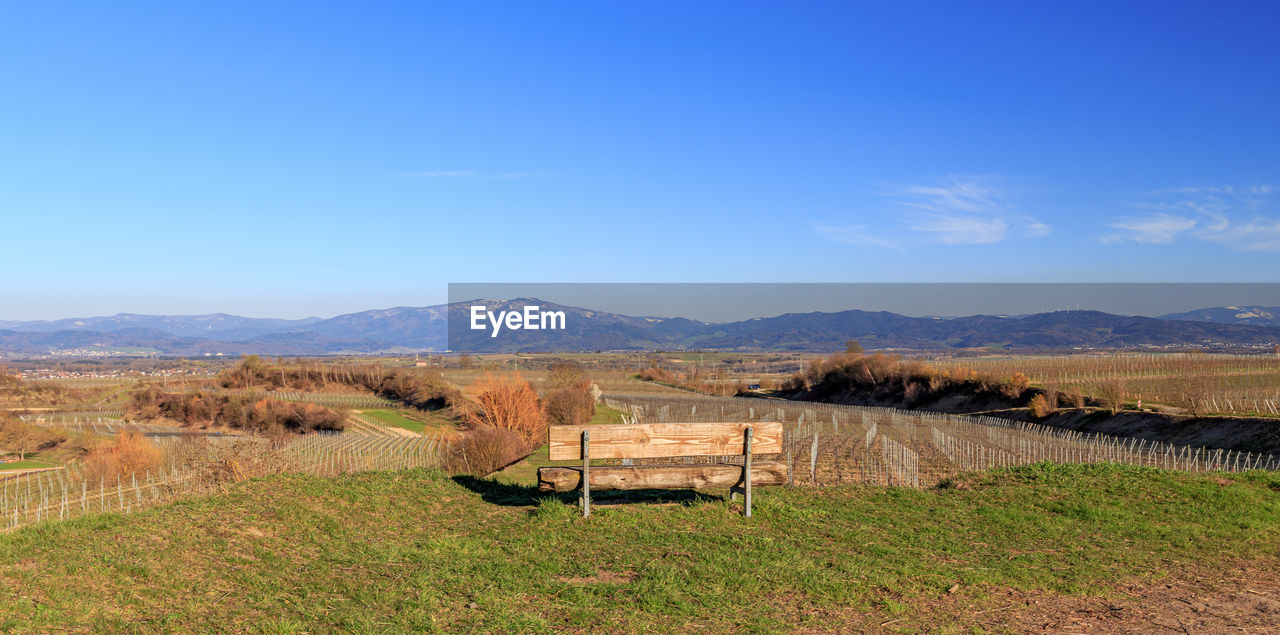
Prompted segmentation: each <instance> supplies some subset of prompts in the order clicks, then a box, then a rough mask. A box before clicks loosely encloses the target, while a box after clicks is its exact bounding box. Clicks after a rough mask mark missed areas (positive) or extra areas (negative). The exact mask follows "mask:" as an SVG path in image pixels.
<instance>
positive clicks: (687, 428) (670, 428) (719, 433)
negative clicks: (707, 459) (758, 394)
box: [550, 421, 782, 461]
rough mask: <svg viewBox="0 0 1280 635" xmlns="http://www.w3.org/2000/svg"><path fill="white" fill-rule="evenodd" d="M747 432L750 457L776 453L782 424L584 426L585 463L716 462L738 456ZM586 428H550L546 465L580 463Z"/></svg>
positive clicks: (779, 444) (779, 443) (780, 438)
mask: <svg viewBox="0 0 1280 635" xmlns="http://www.w3.org/2000/svg"><path fill="white" fill-rule="evenodd" d="M747 426H751V428H752V435H753V436H754V439H753V441H752V445H753V447H752V453H753V454H777V453H779V452H781V451H782V424H781V423H778V422H776V421H772V422H750V423H639V424H630V425H606V426H590V429H591V449H590V452H591V458H593V459H652V458H662V457H673V456H722V455H730V454H742V453H743V451H744V449H745V448H744V447H743V431H744V430H746V428H747ZM587 427H588V426H551V434H550V441H551V447H550V451H551V460H552V461H577V460H580V459H581V458H582V431H583V430H585V429H586V428H587Z"/></svg>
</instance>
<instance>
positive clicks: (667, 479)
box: [538, 422, 787, 517]
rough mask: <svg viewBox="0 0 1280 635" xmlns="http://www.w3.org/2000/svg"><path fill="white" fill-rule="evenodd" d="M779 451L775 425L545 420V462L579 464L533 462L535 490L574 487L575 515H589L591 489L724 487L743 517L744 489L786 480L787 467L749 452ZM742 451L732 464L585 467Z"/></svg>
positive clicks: (779, 434) (746, 495) (748, 510)
mask: <svg viewBox="0 0 1280 635" xmlns="http://www.w3.org/2000/svg"><path fill="white" fill-rule="evenodd" d="M781 452H782V424H781V423H778V422H749V423H641V424H629V425H597V426H552V427H551V433H550V453H551V460H552V461H579V460H580V461H582V467H581V468H578V467H542V468H538V488H539V489H540V490H542V491H544V492H571V491H573V490H575V489H579V488H581V490H582V496H581V499H580V500H581V502H582V515H583V517H587V516H590V515H591V490H593V489H595V490H636V489H698V488H703V487H729V488H730V491H731V492H732V493H733V496H734V497H735V498H736V496H737V494H738V492H742V494H743V495H744V498H745V506H744V508H743V515H745V516H748V517H749V516H751V488H752V487H753V486H754V487H759V486H765V485H782V484H783V483H786V482H787V466H786V464H784V463H780V462H776V461H755V462H753V461H752V460H751V455H753V454H779V453H781ZM730 455H740V456H742V457H743V465H737V464H733V463H709V464H675V465H643V466H632V465H622V466H596V467H592V466H591V459H654V458H672V457H686V456H730Z"/></svg>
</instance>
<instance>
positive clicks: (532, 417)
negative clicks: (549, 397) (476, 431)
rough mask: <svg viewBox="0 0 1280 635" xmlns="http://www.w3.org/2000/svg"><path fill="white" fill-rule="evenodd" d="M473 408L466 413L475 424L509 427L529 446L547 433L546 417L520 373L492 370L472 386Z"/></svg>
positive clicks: (533, 392) (531, 388) (500, 427)
mask: <svg viewBox="0 0 1280 635" xmlns="http://www.w3.org/2000/svg"><path fill="white" fill-rule="evenodd" d="M472 392H473V393H474V394H475V407H474V408H473V409H472V412H470V413H468V415H469V417H468V418H469V420H470V421H471V423H472V424H474V425H475V426H477V427H479V426H488V427H491V428H496V429H498V430H510V431H512V432H515V433H516V434H517V435H519V437H520V439H521V440H523V441H524V442H525V443H526V444H528V445H531V446H532V445H536V444H538V443H540V442H541V441H542V439H543V438H544V437H545V436H546V433H547V418H546V415H545V414H544V413H543V411H542V404H541V403H540V402H539V401H538V393H537V392H536V391H535V390H534V389H533V386H532V385H530V384H529V382H528V381H525V379H524V378H523V377H521V376H520V375H519V374H516V375H514V376H508V377H498V376H496V375H494V374H492V373H486V374H485V376H484V377H483V378H482V379H481V380H480V381H478V382H476V384H475V385H474V386H472Z"/></svg>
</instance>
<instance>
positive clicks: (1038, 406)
mask: <svg viewBox="0 0 1280 635" xmlns="http://www.w3.org/2000/svg"><path fill="white" fill-rule="evenodd" d="M1029 407H1030V410H1031V416H1033V417H1035V418H1037V419H1043V418H1045V417H1047V416H1049V415H1051V414H1053V411H1054V410H1055V408H1054V406H1053V405H1052V404H1050V402H1049V398H1048V397H1045V396H1044V395H1041V394H1037V395H1035V396H1034V397H1032V398H1031V403H1030V404H1029Z"/></svg>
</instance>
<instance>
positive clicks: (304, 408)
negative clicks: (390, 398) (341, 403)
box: [130, 386, 347, 434]
mask: <svg viewBox="0 0 1280 635" xmlns="http://www.w3.org/2000/svg"><path fill="white" fill-rule="evenodd" d="M130 410H131V412H133V413H134V415H135V416H137V417H139V418H143V419H154V418H156V417H162V416H163V417H168V418H170V419H173V420H174V421H178V422H181V423H183V424H186V425H200V426H210V425H221V426H227V427H229V428H237V429H243V430H251V431H254V432H260V433H264V434H278V433H283V432H311V431H314V430H332V431H340V430H344V429H346V425H347V423H346V420H347V415H346V413H345V412H341V411H337V410H331V409H329V408H325V407H323V406H320V405H317V404H312V403H295V402H290V401H277V400H275V399H268V398H265V397H253V396H246V395H218V394H209V393H205V392H201V391H196V392H190V393H183V394H175V393H166V392H164V391H161V390H160V389H159V388H156V387H155V386H147V387H145V388H143V389H141V390H138V391H135V392H134V393H133V394H132V395H130Z"/></svg>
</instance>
